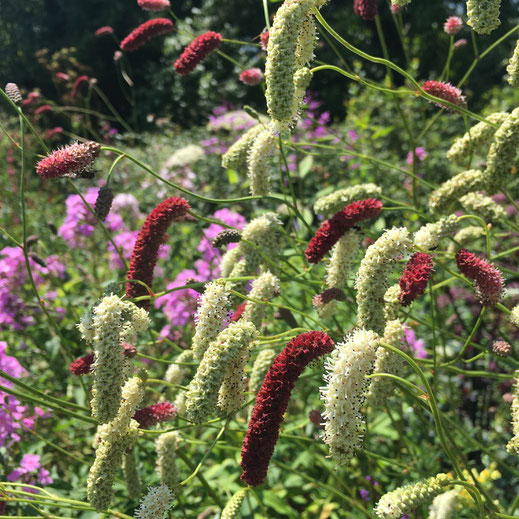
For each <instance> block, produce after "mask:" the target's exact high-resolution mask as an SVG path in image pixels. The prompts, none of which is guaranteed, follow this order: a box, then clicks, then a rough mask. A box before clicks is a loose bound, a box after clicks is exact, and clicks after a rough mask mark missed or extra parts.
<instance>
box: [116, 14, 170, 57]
mask: <svg viewBox="0 0 519 519" xmlns="http://www.w3.org/2000/svg"><path fill="white" fill-rule="evenodd" d="M172 30H173V22H172V21H171V20H170V19H169V18H153V19H152V20H148V21H147V22H144V23H143V24H141V25H139V27H137V28H136V29H134V30H133V31H132V32H131V33H130V34H128V36H126V38H124V40H123V41H122V42H121V50H123V51H125V52H132V51H134V50H137V49H138V48H139V47H142V46H143V45H144V44H145V43H146V42H147V41H149V40H150V39H151V38H153V37H155V36H159V35H161V34H167V33H168V32H171V31H172Z"/></svg>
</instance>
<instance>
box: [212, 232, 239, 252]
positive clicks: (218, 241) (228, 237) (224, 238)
mask: <svg viewBox="0 0 519 519" xmlns="http://www.w3.org/2000/svg"><path fill="white" fill-rule="evenodd" d="M240 240H241V232H240V231H238V230H237V229H224V230H223V231H220V232H219V233H218V234H217V235H216V237H215V239H214V240H213V247H215V248H220V247H224V246H225V245H229V243H238V242H239V241H240Z"/></svg>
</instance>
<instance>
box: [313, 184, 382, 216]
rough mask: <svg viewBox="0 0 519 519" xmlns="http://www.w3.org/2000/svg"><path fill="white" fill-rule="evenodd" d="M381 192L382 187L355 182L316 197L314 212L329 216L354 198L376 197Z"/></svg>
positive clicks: (354, 199) (353, 200)
mask: <svg viewBox="0 0 519 519" xmlns="http://www.w3.org/2000/svg"><path fill="white" fill-rule="evenodd" d="M381 194H382V189H381V188H380V187H379V186H377V185H376V184H357V185H356V186H350V187H346V188H344V189H339V190H338V191H334V192H333V193H331V194H329V195H326V196H323V197H321V198H318V199H317V200H316V202H315V204H314V213H315V214H323V215H324V216H329V215H332V214H334V213H336V212H337V211H340V210H341V209H342V208H343V207H345V206H347V205H349V204H351V203H352V202H355V201H356V200H363V199H365V198H378V197H380V195H381Z"/></svg>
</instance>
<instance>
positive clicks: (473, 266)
mask: <svg viewBox="0 0 519 519" xmlns="http://www.w3.org/2000/svg"><path fill="white" fill-rule="evenodd" d="M456 263H457V264H458V269H459V271H460V272H461V273H462V274H464V275H465V276H467V277H468V278H469V279H470V280H472V281H474V283H475V285H476V293H477V295H478V297H479V300H480V301H481V304H482V305H484V306H494V305H496V304H497V303H499V301H501V298H502V297H503V284H504V280H503V277H502V276H501V272H500V271H499V269H498V268H497V267H495V266H494V265H493V264H492V263H489V262H488V261H485V260H484V259H482V258H478V257H477V256H476V255H475V254H473V253H472V252H469V251H468V250H466V249H460V250H459V251H458V253H457V254H456Z"/></svg>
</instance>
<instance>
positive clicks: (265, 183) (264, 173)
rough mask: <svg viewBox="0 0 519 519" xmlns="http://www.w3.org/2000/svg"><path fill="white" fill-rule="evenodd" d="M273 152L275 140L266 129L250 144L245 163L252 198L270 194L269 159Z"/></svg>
mask: <svg viewBox="0 0 519 519" xmlns="http://www.w3.org/2000/svg"><path fill="white" fill-rule="evenodd" d="M275 150H276V138H275V137H274V135H272V133H271V132H270V130H267V129H265V130H263V131H262V132H260V133H259V134H258V136H257V137H256V138H255V139H254V142H253V143H252V144H251V147H250V149H249V155H248V157H247V162H248V170H249V178H250V192H251V195H252V196H265V195H268V194H269V193H270V177H271V171H272V166H271V164H270V158H271V156H272V155H273V154H274V151H275Z"/></svg>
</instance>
